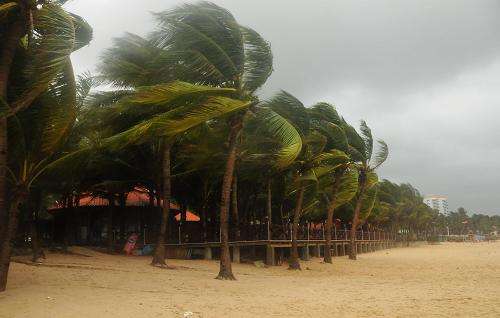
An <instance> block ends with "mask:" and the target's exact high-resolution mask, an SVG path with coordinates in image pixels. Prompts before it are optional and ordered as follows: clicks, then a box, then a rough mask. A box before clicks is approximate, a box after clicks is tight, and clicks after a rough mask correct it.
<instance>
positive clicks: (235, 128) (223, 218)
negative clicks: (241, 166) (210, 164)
mask: <svg viewBox="0 0 500 318" xmlns="http://www.w3.org/2000/svg"><path fill="white" fill-rule="evenodd" d="M241 121H242V119H241V118H240V119H237V120H236V121H235V122H233V123H232V125H231V132H230V133H229V153H228V157H227V161H226V170H225V171H224V178H223V180H222V194H221V204H220V237H221V246H220V269H219V274H218V275H217V277H216V278H217V279H228V280H236V278H235V277H234V275H233V270H232V268H231V254H230V252H229V235H228V234H229V233H228V219H229V218H228V217H229V213H228V212H229V204H230V201H231V184H232V183H233V172H234V167H235V163H236V146H237V139H238V135H239V133H240V130H241V127H242V122H241Z"/></svg>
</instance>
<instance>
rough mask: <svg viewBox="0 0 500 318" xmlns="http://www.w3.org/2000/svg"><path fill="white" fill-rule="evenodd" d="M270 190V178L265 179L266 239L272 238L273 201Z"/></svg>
mask: <svg viewBox="0 0 500 318" xmlns="http://www.w3.org/2000/svg"><path fill="white" fill-rule="evenodd" d="M271 195H272V191H271V178H269V180H267V204H266V214H267V239H268V240H272V238H273V235H272V230H273V228H272V225H273V201H272V196H271Z"/></svg>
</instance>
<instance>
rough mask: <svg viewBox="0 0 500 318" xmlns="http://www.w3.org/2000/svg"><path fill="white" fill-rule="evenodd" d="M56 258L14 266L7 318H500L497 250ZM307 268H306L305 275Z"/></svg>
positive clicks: (450, 247)
mask: <svg viewBox="0 0 500 318" xmlns="http://www.w3.org/2000/svg"><path fill="white" fill-rule="evenodd" d="M169 263H170V264H171V265H174V266H175V267H176V269H175V270H164V269H159V268H154V267H151V266H149V258H147V257H128V258H127V257H124V256H109V255H105V254H100V253H93V255H92V257H84V256H78V255H58V254H49V255H48V259H47V261H46V264H47V265H54V266H61V267H47V266H43V267H42V266H39V267H34V266H28V265H24V264H19V263H14V264H12V271H11V275H10V278H9V284H8V291H7V292H5V293H2V294H0V317H30V318H33V317H37V318H42V317H51V318H53V317H56V318H59V317H73V318H74V317H92V318H99V317H116V318H118V317H500V242H496V243H476V244H472V243H447V244H441V245H427V244H422V245H419V246H416V247H409V248H395V249H390V250H383V251H378V252H374V253H369V254H362V255H359V259H358V260H357V261H349V260H348V259H347V258H344V257H341V258H334V264H333V265H327V264H323V263H322V262H321V260H320V259H312V260H311V261H308V262H303V263H302V266H303V270H302V271H301V272H292V271H288V270H286V267H285V266H282V267H281V266H280V267H271V268H259V267H256V266H253V265H249V264H236V265H234V268H233V271H234V273H235V274H236V276H237V278H238V281H233V282H231V281H219V280H215V279H214V276H215V275H216V273H217V270H218V263H217V262H216V261H189V260H171V261H169ZM306 267H307V268H308V269H306Z"/></svg>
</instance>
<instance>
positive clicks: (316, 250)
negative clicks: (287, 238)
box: [312, 244, 321, 257]
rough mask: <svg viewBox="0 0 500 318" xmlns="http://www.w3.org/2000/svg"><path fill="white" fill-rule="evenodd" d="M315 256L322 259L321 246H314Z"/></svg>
mask: <svg viewBox="0 0 500 318" xmlns="http://www.w3.org/2000/svg"><path fill="white" fill-rule="evenodd" d="M312 254H313V256H314V257H321V250H320V247H319V244H316V245H313V253H312Z"/></svg>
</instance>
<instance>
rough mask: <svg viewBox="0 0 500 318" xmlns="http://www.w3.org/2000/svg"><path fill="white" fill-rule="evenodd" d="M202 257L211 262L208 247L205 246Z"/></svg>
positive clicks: (209, 248)
mask: <svg viewBox="0 0 500 318" xmlns="http://www.w3.org/2000/svg"><path fill="white" fill-rule="evenodd" d="M204 255H205V259H206V260H212V248H211V247H210V246H205V249H204Z"/></svg>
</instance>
